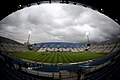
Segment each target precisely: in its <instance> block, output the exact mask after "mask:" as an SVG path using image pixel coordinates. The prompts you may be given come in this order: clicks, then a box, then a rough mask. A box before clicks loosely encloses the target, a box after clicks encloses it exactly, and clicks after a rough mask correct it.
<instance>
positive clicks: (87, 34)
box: [86, 32, 89, 43]
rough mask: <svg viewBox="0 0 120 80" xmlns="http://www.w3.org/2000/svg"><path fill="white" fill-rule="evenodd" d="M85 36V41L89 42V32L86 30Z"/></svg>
mask: <svg viewBox="0 0 120 80" xmlns="http://www.w3.org/2000/svg"><path fill="white" fill-rule="evenodd" d="M86 36H87V41H88V43H89V32H86Z"/></svg>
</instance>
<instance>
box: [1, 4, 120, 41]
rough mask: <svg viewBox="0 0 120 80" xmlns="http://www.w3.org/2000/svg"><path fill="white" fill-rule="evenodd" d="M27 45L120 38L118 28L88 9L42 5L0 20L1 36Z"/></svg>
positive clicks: (115, 24) (102, 16)
mask: <svg viewBox="0 0 120 80" xmlns="http://www.w3.org/2000/svg"><path fill="white" fill-rule="evenodd" d="M29 31H31V32H32V33H31V36H30V42H31V43H39V42H49V41H50V42H52V41H62V42H66V41H68V42H83V41H87V39H86V32H89V38H90V41H103V40H106V39H110V38H114V37H115V38H116V37H120V25H118V24H117V23H115V22H114V21H113V20H111V19H110V18H109V17H107V16H105V15H104V14H101V13H99V12H98V11H95V10H92V9H90V8H85V7H83V6H80V5H78V6H77V5H71V4H41V5H34V6H31V7H28V8H24V9H22V10H19V11H17V12H14V13H12V14H10V15H9V16H7V17H6V18H4V19H3V20H2V21H0V36H3V37H8V38H10V39H13V40H16V41H19V42H21V43H24V42H25V41H27V37H28V32H29Z"/></svg>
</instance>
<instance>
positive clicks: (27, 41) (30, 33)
mask: <svg viewBox="0 0 120 80" xmlns="http://www.w3.org/2000/svg"><path fill="white" fill-rule="evenodd" d="M30 34H31V31H29V33H28V40H27V44H28V45H29V44H30V43H29V41H30Z"/></svg>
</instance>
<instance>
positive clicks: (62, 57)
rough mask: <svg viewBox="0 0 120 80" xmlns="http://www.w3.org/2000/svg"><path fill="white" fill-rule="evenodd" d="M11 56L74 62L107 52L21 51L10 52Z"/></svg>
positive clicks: (43, 60)
mask: <svg viewBox="0 0 120 80" xmlns="http://www.w3.org/2000/svg"><path fill="white" fill-rule="evenodd" d="M10 55H11V56H13V57H16V58H18V59H25V60H30V61H35V62H43V63H75V62H82V61H88V60H96V59H99V58H102V57H105V56H107V55H108V54H98V53H88V52H21V53H17V52H16V53H11V54H10Z"/></svg>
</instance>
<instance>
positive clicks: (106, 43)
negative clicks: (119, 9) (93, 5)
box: [0, 1, 120, 80]
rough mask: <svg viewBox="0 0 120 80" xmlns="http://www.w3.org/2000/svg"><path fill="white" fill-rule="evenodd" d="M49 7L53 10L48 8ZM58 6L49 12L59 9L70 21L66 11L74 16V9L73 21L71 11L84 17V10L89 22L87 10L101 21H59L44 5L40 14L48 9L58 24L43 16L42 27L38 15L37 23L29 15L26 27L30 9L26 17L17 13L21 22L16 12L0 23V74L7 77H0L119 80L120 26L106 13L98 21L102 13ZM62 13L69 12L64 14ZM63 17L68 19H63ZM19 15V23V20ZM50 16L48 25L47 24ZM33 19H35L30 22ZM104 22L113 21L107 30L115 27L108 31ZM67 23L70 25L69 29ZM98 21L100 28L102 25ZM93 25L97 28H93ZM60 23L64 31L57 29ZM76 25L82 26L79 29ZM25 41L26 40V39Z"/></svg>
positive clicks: (57, 79) (46, 79)
mask: <svg viewBox="0 0 120 80" xmlns="http://www.w3.org/2000/svg"><path fill="white" fill-rule="evenodd" d="M43 3H45V2H43ZM50 3H51V1H50ZM66 3H67V2H66ZM37 4H38V2H37ZM39 4H41V3H39ZM74 4H75V3H74ZM41 5H43V4H41ZM50 5H51V4H50ZM75 5H76V4H75ZM30 6H32V5H31V4H30V5H29V6H28V7H30ZM45 6H48V4H47V5H45ZM55 6H56V8H55ZM55 6H50V7H49V9H50V8H52V9H54V10H55V11H54V13H55V14H56V15H57V14H58V12H57V11H59V9H60V10H61V14H60V17H62V16H66V14H65V10H66V12H69V9H70V14H71V16H72V14H73V12H72V11H71V10H73V9H74V10H75V9H76V11H78V12H79V10H78V9H77V8H80V9H81V10H80V13H81V14H82V12H81V11H83V12H85V14H83V16H84V17H85V18H88V19H89V16H88V13H86V11H88V12H89V11H90V12H89V13H91V14H93V15H95V19H96V17H97V18H100V19H98V20H97V19H96V21H95V20H94V18H93V20H92V19H91V18H92V17H90V21H86V20H84V18H83V17H81V16H80V19H82V20H83V21H84V22H85V23H84V22H82V20H80V19H78V20H77V19H76V20H75V23H72V22H73V21H74V20H72V21H71V20H69V19H70V18H71V17H67V20H65V21H64V20H63V19H61V18H58V17H59V15H57V16H54V15H55V14H53V13H50V12H53V11H52V9H51V10H49V9H47V8H46V7H45V8H43V7H44V6H42V8H41V11H40V13H41V14H42V9H44V10H48V14H51V15H50V16H52V18H53V19H54V18H55V21H54V20H53V22H51V21H52V18H51V17H49V16H47V13H44V14H45V15H43V14H42V15H43V16H41V17H40V18H41V19H42V20H43V22H42V21H41V20H40V21H41V22H37V19H36V18H38V17H39V16H38V15H37V17H36V16H35V18H34V16H32V15H31V14H29V15H27V16H28V18H27V20H28V19H29V20H28V21H29V22H28V21H27V22H26V21H25V20H26V18H25V17H26V13H29V11H28V12H27V8H26V7H25V9H26V11H25V12H24V8H23V12H22V11H20V12H21V13H20V14H18V15H19V16H20V19H19V16H18V15H17V12H16V13H15V14H14V13H13V14H14V15H15V16H12V15H10V16H12V17H10V16H8V17H7V18H5V19H3V20H1V22H0V64H1V65H2V66H0V71H1V72H2V73H0V74H1V75H3V76H1V77H0V78H1V79H2V80H9V79H10V80H112V79H113V80H117V79H115V78H114V77H112V76H113V75H115V74H116V72H117V71H119V70H120V62H119V60H120V54H119V53H120V34H119V30H120V26H119V25H118V24H117V23H115V22H113V21H111V19H109V18H108V17H107V19H104V18H102V16H103V15H101V14H100V17H99V16H98V15H97V13H98V12H96V13H92V10H89V9H86V8H85V11H84V8H81V7H74V6H72V7H73V8H72V7H70V8H67V7H68V5H63V6H62V8H61V5H59V6H57V5H56V4H55ZM66 6H67V7H66ZM78 6H81V4H78ZM82 6H83V4H82ZM18 8H19V9H20V8H22V6H21V5H19V7H18ZM35 8H36V7H35ZM71 8H72V9H71ZM62 9H64V11H63V12H62ZM21 10H22V9H21ZM28 10H29V9H28ZM37 10H38V8H37ZM44 10H43V11H44ZM18 11H19V10H18ZM102 11H103V10H102ZM37 12H38V11H37ZM45 12H47V11H45ZM78 12H76V13H74V14H77V13H78ZM93 12H94V11H93ZM24 13H25V14H24ZM30 13H31V12H30ZM35 13H36V12H35V11H34V12H32V14H33V15H36V14H35ZM63 13H64V14H65V15H62V14H63ZM21 14H22V16H23V17H22V16H21ZM37 14H38V13H37ZM86 14H87V15H86ZM67 15H69V14H67ZM79 15H80V14H79ZM93 15H92V16H93ZM16 16H17V17H18V18H17V21H18V22H15V21H16V20H14V19H15V18H16ZM31 16H32V17H31ZM9 17H10V18H9ZM46 17H47V22H46V21H45V20H46ZM56 17H57V19H56ZM74 17H75V18H77V17H78V16H77V17H76V15H73V16H72V19H73V18H74ZM103 17H104V16H103ZM62 18H63V17H62ZM105 18H106V17H105ZM33 19H36V20H35V21H31V20H33ZM65 19H66V18H65ZM7 20H8V21H7ZM12 20H13V21H12ZM22 20H23V21H22ZM49 20H50V22H49ZM91 20H92V21H95V22H96V23H94V22H92V21H91ZM103 20H105V21H106V23H107V21H108V25H109V24H110V25H112V27H113V26H114V27H113V28H111V26H110V25H109V27H107V26H106V25H105V24H106V23H105V22H102V21H103ZM19 21H21V22H19ZM62 21H63V22H62ZM66 21H68V22H70V23H69V24H70V25H69V24H68V23H67V22H66ZM79 21H80V23H79ZM100 21H101V22H100ZM25 22H26V23H25ZM65 22H66V23H65ZM98 22H99V23H101V24H100V26H99V24H98ZM23 23H24V24H23ZM38 23H40V24H38ZM88 23H93V24H90V25H89V24H88ZM43 24H44V25H43ZM56 24H57V26H58V27H59V28H58V27H56ZM64 24H65V25H64ZM74 24H75V25H77V26H74ZM36 25H37V26H36ZM49 25H50V28H49ZM71 25H72V26H71ZM78 25H79V26H81V28H80V27H78ZM101 25H105V26H106V28H107V30H105V28H104V27H103V28H102V27H101ZM4 26H5V28H4ZM25 26H26V27H25ZM27 26H28V27H27ZM33 26H34V28H33ZM39 26H40V27H39ZM42 26H44V27H42ZM61 26H64V27H61ZM65 26H67V27H65ZM94 26H95V27H94ZM96 26H98V27H96ZM99 27H101V28H99ZM79 29H80V30H79ZM114 32H115V33H114ZM25 33H26V34H25ZM26 36H27V40H26V39H25V38H26ZM113 36H115V37H113ZM4 74H5V75H4ZM110 78H111V79H110Z"/></svg>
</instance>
